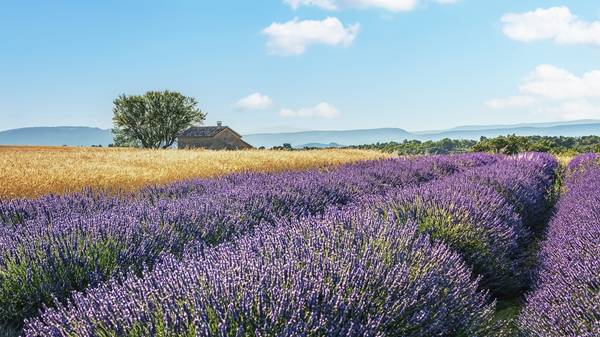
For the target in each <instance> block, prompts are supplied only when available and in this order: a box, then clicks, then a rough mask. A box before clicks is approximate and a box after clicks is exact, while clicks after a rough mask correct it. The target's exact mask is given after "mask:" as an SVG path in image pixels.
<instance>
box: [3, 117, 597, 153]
mask: <svg viewBox="0 0 600 337" xmlns="http://www.w3.org/2000/svg"><path fill="white" fill-rule="evenodd" d="M507 134H517V135H521V136H533V135H539V136H571V137H580V136H588V135H600V120H579V121H566V122H548V123H520V124H512V125H505V126H502V125H481V126H477V125H473V126H458V127H454V128H450V129H446V130H438V131H420V132H410V131H407V130H404V129H401V128H373V129H354V130H314V131H295V132H279V133H251V134H245V135H244V140H245V141H246V142H248V143H250V144H252V145H253V146H255V147H261V146H264V147H273V146H281V145H283V144H284V143H289V144H290V145H291V146H292V147H302V146H305V145H315V147H320V146H326V145H328V144H335V145H339V144H343V145H346V146H351V145H364V144H373V143H384V142H391V141H396V142H401V141H404V140H413V139H414V140H420V141H427V140H440V139H443V138H452V139H474V140H477V139H479V138H480V137H482V136H483V137H488V138H491V137H497V136H500V135H507ZM112 138H113V135H112V132H111V130H105V129H100V128H96V127H85V126H58V127H27V128H19V129H11V130H5V131H0V145H41V146H62V145H68V146H92V145H102V146H108V145H109V144H110V143H112Z"/></svg>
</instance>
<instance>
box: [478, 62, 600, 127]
mask: <svg viewBox="0 0 600 337" xmlns="http://www.w3.org/2000/svg"><path fill="white" fill-rule="evenodd" d="M485 105H486V106H488V107H490V108H492V109H516V108H527V107H536V108H537V110H538V112H540V113H544V114H547V115H551V116H553V117H558V118H563V119H581V118H598V117H600V70H593V71H590V72H587V73H584V74H582V75H581V76H578V75H576V74H573V73H571V72H569V71H567V70H565V69H562V68H559V67H556V66H553V65H549V64H542V65H539V66H537V67H536V68H535V69H534V70H533V71H532V72H531V73H530V74H529V75H528V76H526V77H525V78H524V79H523V80H522V81H521V84H520V85H519V94H518V95H516V96H510V97H506V98H496V99H492V100H489V101H487V102H485Z"/></svg>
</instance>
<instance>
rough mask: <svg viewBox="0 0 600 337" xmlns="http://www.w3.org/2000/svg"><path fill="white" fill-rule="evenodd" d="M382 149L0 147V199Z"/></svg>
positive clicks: (285, 165)
mask: <svg viewBox="0 0 600 337" xmlns="http://www.w3.org/2000/svg"><path fill="white" fill-rule="evenodd" d="M386 156H387V155H385V154H383V153H380V152H375V151H367V150H311V151H272V150H245V151H206V150H142V149H119V148H75V147H0V199H4V200H7V199H15V198H33V197H39V196H42V195H45V194H50V193H55V194H64V193H70V192H77V191H81V190H83V189H86V188H92V189H95V190H100V191H107V192H109V193H116V192H119V191H133V190H136V189H139V188H140V187H143V186H146V185H152V184H164V183H169V182H173V181H178V180H185V179H190V178H206V177H214V176H219V175H224V174H228V173H234V172H247V171H266V172H274V171H284V170H302V169H308V168H317V167H325V166H330V165H338V164H343V163H348V162H354V161H359V160H369V159H378V158H382V157H386Z"/></svg>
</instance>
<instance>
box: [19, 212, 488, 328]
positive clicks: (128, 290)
mask: <svg viewBox="0 0 600 337" xmlns="http://www.w3.org/2000/svg"><path fill="white" fill-rule="evenodd" d="M398 221H399V219H391V218H390V219H384V218H382V217H380V216H373V215H370V214H368V213H364V212H355V211H353V210H351V209H350V210H346V211H345V212H344V213H340V212H337V213H333V214H329V215H327V216H325V217H324V218H323V219H321V220H315V219H314V218H313V219H308V220H304V221H300V222H294V223H293V224H291V225H286V226H283V227H278V228H275V229H274V228H268V229H266V230H261V231H258V232H257V233H255V234H254V235H252V236H246V237H243V238H240V239H238V240H236V241H234V242H232V243H228V244H224V245H221V246H218V247H216V248H214V249H200V250H198V251H197V252H194V253H191V254H190V255H188V256H187V257H186V258H185V259H184V260H182V261H180V260H178V259H174V258H166V259H165V260H164V261H163V262H161V263H160V264H159V265H158V266H157V267H156V268H155V269H154V271H152V272H149V273H147V274H146V276H145V277H143V278H139V277H130V278H128V279H126V280H125V281H123V283H119V282H117V281H111V282H109V283H106V284H104V285H102V286H100V287H99V288H96V289H93V290H90V291H88V292H87V293H86V294H82V293H77V294H75V295H74V296H73V297H72V300H70V301H69V303H68V304H67V305H58V307H57V308H56V309H49V310H47V311H45V312H44V313H43V314H42V315H41V316H40V317H38V318H36V319H34V320H31V321H29V322H28V323H27V325H26V329H25V331H26V334H25V335H26V336H30V337H34V336H56V337H59V336H65V337H66V336H80V337H87V336H90V337H91V336H175V335H176V336H247V335H253V336H254V335H258V336H323V335H328V336H334V335H335V336H357V335H361V336H483V335H490V334H492V333H494V334H496V333H499V332H500V331H499V330H497V329H496V327H495V326H494V325H493V323H492V315H493V304H489V299H488V298H487V295H486V294H485V293H482V292H480V291H478V285H477V281H476V280H471V276H470V275H471V272H470V270H469V269H468V268H467V267H465V265H464V264H463V262H462V261H461V259H460V258H459V256H458V255H456V254H454V253H453V252H452V251H450V250H448V249H447V248H446V247H445V246H444V245H443V244H432V243H430V240H429V239H428V238H427V237H422V236H419V235H418V234H417V232H418V231H417V228H416V226H415V225H411V224H403V225H401V224H399V223H398Z"/></svg>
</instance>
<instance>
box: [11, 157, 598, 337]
mask: <svg viewBox="0 0 600 337" xmlns="http://www.w3.org/2000/svg"><path fill="white" fill-rule="evenodd" d="M598 256H600V156H598V155H582V156H579V157H576V158H575V159H573V160H572V161H571V162H570V164H569V165H568V166H567V167H561V166H560V165H559V163H558V162H557V160H556V159H555V158H554V157H552V156H551V155H547V154H541V153H524V154H520V155H515V156H503V155H491V154H478V153H474V154H464V155H454V156H424V157H413V158H395V159H384V160H375V161H365V162H359V163H354V164H345V165H342V166H338V167H335V168H327V169H315V170H308V171H299V172H284V173H239V174H233V175H229V176H225V177H222V178H214V179H203V180H190V181H184V182H178V183H173V184H170V185H162V186H153V187H147V188H144V189H142V190H141V191H137V192H131V193H129V194H127V195H120V196H112V195H107V194H101V193H97V192H95V191H93V190H89V191H87V192H85V193H79V194H70V195H62V196H61V195H48V196H44V197H41V198H37V199H19V200H4V201H0V325H2V326H4V327H5V328H4V329H5V330H6V332H5V333H6V334H7V336H13V335H14V336H18V335H22V336H30V337H34V336H57V337H58V336H61V337H62V336H64V337H67V336H78V337H79V336H81V337H92V336H102V337H109V336H115V337H116V336H131V337H134V336H139V337H142V336H189V337H191V336H502V335H505V336H510V335H523V336H599V335H600V263H599V260H598ZM1 334H2V332H1V330H0V335H1Z"/></svg>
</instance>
